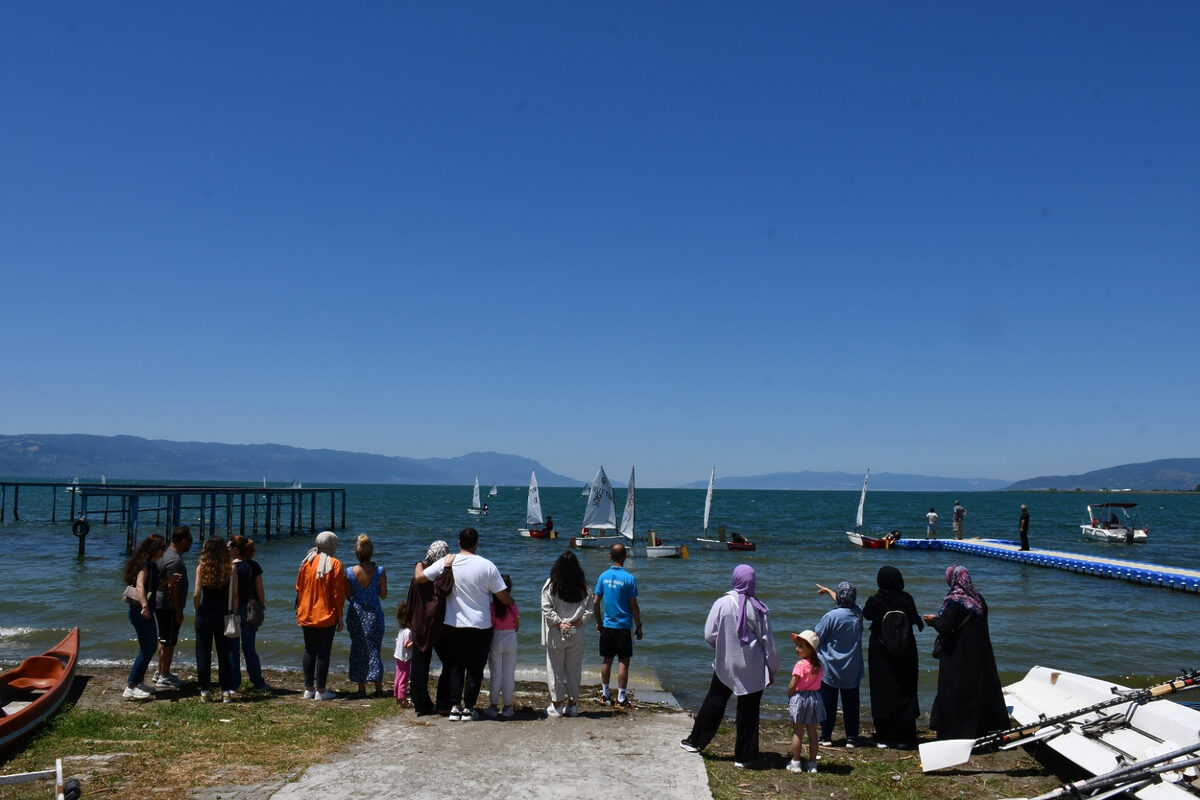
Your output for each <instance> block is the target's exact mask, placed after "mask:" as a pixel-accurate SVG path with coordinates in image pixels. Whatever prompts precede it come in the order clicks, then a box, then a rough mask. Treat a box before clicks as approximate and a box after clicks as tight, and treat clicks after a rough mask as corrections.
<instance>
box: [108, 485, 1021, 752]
mask: <svg viewBox="0 0 1200 800" xmlns="http://www.w3.org/2000/svg"><path fill="white" fill-rule="evenodd" d="M956 505H957V503H956ZM191 545H192V538H191V533H190V531H189V530H188V528H187V527H186V526H179V527H177V528H176V529H175V530H174V532H173V534H172V537H171V542H170V543H169V544H168V543H167V541H166V540H165V539H164V537H162V536H161V535H159V534H151V535H149V536H147V537H145V539H143V540H142V542H141V543H140V544H139V546H138V547H137V548H136V550H135V551H134V553H133V554H132V555H131V556H130V558H129V559H128V561H127V563H126V567H125V571H124V580H125V583H126V586H127V589H126V592H125V599H126V601H127V602H128V604H129V618H130V622H131V625H132V626H133V628H134V631H135V634H136V636H137V640H138V652H137V655H136V657H135V658H134V661H133V665H132V668H131V670H130V674H129V679H128V682H127V685H126V688H125V693H124V696H125V698H127V699H130V700H144V699H148V698H150V697H152V696H153V693H154V691H155V690H157V689H168V688H178V687H179V686H182V685H183V681H182V680H181V679H180V678H179V677H178V676H177V675H175V674H174V673H173V672H172V671H171V668H172V664H173V663H174V659H175V655H176V653H175V649H176V646H177V642H178V636H179V630H180V627H181V625H182V623H183V619H184V609H185V603H186V597H187V594H188V579H187V568H186V565H185V564H184V561H183V555H184V554H185V553H187V552H188V551H189V549H190V548H191ZM337 549H338V537H337V535H336V534H334V533H333V532H332V531H323V532H322V533H320V534H319V535H318V536H317V537H316V540H315V542H314V546H313V547H312V548H311V549H310V550H309V551H308V553H307V554H306V555H305V557H304V558H303V560H302V562H301V564H300V567H299V570H298V572H297V575H296V586H295V588H296V598H295V603H294V605H295V615H296V624H297V626H298V627H299V628H300V630H301V637H302V639H303V643H304V656H303V660H302V665H301V666H302V674H303V681H304V692H303V697H304V698H305V699H313V700H317V701H325V700H332V699H334V698H336V697H337V694H336V693H335V692H334V691H333V690H332V689H331V688H330V687H329V686H328V679H329V673H330V661H331V651H332V645H333V642H334V640H335V637H336V634H337V633H338V632H339V631H341V630H342V629H343V627H345V628H346V629H347V630H348V631H349V634H350V651H349V660H348V661H349V663H348V670H347V674H348V677H349V681H350V682H351V683H356V684H358V690H359V692H360V693H361V694H365V693H366V690H367V686H368V685H369V684H373V685H374V689H375V692H376V693H377V694H383V680H384V677H385V668H384V664H383V659H382V657H381V652H382V648H383V641H384V633H385V629H386V623H385V613H384V610H383V602H382V601H383V600H385V599H386V598H387V596H388V586H387V574H386V572H385V570H384V568H383V567H382V566H380V565H379V564H377V563H376V562H375V561H374V560H373V557H374V545H373V543H372V541H371V539H370V538H369V537H368V536H366V535H360V536H359V537H358V538H357V540H356V542H355V550H354V554H355V558H356V561H357V563H356V564H355V565H354V566H352V567H350V568H349V569H346V568H345V566H344V565H343V563H342V562H341V561H340V560H339V559H338V558H337V557H336V553H337ZM478 549H479V534H478V532H477V531H476V530H475V529H474V528H465V529H463V530H462V531H461V532H460V534H459V537H458V551H457V552H450V548H449V546H448V545H447V543H446V542H445V541H441V540H437V541H434V542H432V543H431V544H430V546H429V548H428V550H427V552H426V554H425V557H424V558H423V559H421V560H419V561H417V562H416V563H415V564H414V566H413V571H412V577H411V579H410V581H409V586H408V592H407V595H406V598H405V600H404V601H403V602H401V603H399V604H397V606H396V610H395V617H396V622H397V635H396V639H395V650H394V662H395V670H394V672H393V673H392V684H393V686H392V694H394V696H395V698H396V701H397V702H398V703H400V704H401V705H403V706H406V707H407V706H409V705H410V704H411V706H412V707H413V708H414V710H415V712H416V713H417V714H418V715H427V714H440V715H443V716H446V717H448V718H449V719H451V720H456V721H460V720H474V719H481V718H488V719H503V718H510V717H512V716H514V705H513V691H514V678H515V669H516V661H517V659H516V648H517V632H518V630H519V625H520V611H519V609H518V608H517V604H516V603H515V602H514V600H513V596H512V581H511V579H510V578H509V576H507V575H504V574H502V573H501V572H500V571H499V569H498V568H497V566H496V565H495V564H494V563H493V562H492V561H490V560H489V559H487V558H485V557H483V556H481V555H479V554H478V552H477V551H478ZM253 556H254V543H253V542H252V541H251V540H249V539H247V538H246V537H244V536H234V537H231V539H230V540H229V541H228V542H226V541H225V540H224V539H222V538H221V537H220V536H216V535H213V536H209V537H208V538H207V539H206V540H205V541H204V543H203V546H202V548H201V554H200V558H199V562H198V564H197V567H196V577H195V583H194V587H193V591H192V593H191V594H192V606H193V612H194V616H195V623H194V624H195V634H196V635H195V649H196V673H197V683H198V685H199V690H200V697H201V699H202V700H217V699H220V700H223V701H225V702H230V701H231V700H232V699H234V698H235V696H236V694H237V692H238V691H239V690H241V689H242V688H243V685H242V682H241V675H242V673H241V664H242V663H243V660H244V663H245V667H246V675H247V678H248V680H249V686H248V687H246V688H245V690H246V691H262V692H269V691H271V688H270V686H268V685H267V684H266V682H265V681H264V679H263V675H262V666H261V661H260V659H259V657H258V655H257V653H256V651H255V632H256V630H257V627H258V626H259V625H261V624H262V613H263V612H262V610H261V609H262V608H263V607H264V606H263V604H264V603H265V601H266V596H265V592H264V589H263V580H262V575H263V570H262V567H261V566H260V565H259V564H258V562H256V561H255V560H254V558H253ZM626 556H627V551H626V549H625V547H624V545H622V544H614V545H613V546H612V547H611V548H610V551H609V558H610V561H611V564H610V566H609V568H608V569H607V570H605V571H604V572H603V573H601V574H600V575H599V576H598V577H597V579H596V581H595V583H594V584H592V583H590V582H589V581H588V579H587V576H586V575H585V573H584V570H583V567H582V566H581V564H580V563H579V560H578V559H577V558H576V556H575V554H574V553H573V552H571V551H570V550H568V551H566V552H563V553H562V554H560V555H559V556H558V557H557V558H556V559H555V561H554V562H553V565H552V566H551V568H550V570H549V575H548V577H547V578H546V580H545V582H544V584H543V585H542V587H541V591H540V609H539V611H540V643H541V645H542V647H543V648H544V649H545V659H546V662H545V663H546V684H547V691H548V695H549V704H548V705H547V706H546V708H545V712H544V713H545V716H547V717H550V718H556V717H576V716H579V713H580V710H579V705H580V696H581V683H582V674H583V662H584V659H585V657H586V653H587V645H586V641H585V631H586V630H587V627H588V625H587V623H588V618H589V617H594V624H595V630H596V634H597V642H596V653H597V655H598V657H599V672H600V680H601V686H600V697H599V699H600V701H601V702H602V703H603V704H605V705H610V706H621V707H624V708H633V704H632V698H631V696H630V694H629V692H628V681H629V667H630V660H631V658H632V656H633V651H634V644H635V642H636V641H638V640H641V638H642V635H643V631H642V615H641V608H640V606H639V604H638V583H637V578H636V577H635V576H634V575H633V574H632V573H631V572H629V571H628V570H627V569H626V568H625V561H626ZM945 580H946V583H947V587H948V590H947V593H946V596H945V598H944V600H943V601H942V603H941V605H940V607H939V609H938V611H937V613H934V614H924V615H922V614H919V613H918V611H917V606H916V603H915V601H914V599H913V598H912V596H911V595H910V594H909V593H908V592H906V591H905V590H904V578H903V576H902V575H901V574H900V571H899V570H897V569H896V568H895V567H892V566H884V567H882V568H880V570H879V571H878V574H877V575H876V583H877V589H876V591H875V592H874V593H873V594H872V595H871V596H870V597H869V598H868V599H867V600H866V602H865V604H864V605H863V606H859V605H858V602H857V589H856V587H855V586H854V585H853V584H852V583H850V582H849V581H841V582H839V583H837V584H836V586H835V588H829V587H826V586H822V585H821V584H816V592H817V593H818V594H820V595H827V596H828V597H829V598H830V600H831V601H832V608H830V610H829V611H827V612H826V613H825V614H824V615H823V616H822V617H821V618H820V619H819V620H817V621H816V622H815V623H814V625H813V627H812V628H811V629H808V630H804V631H801V632H793V633H791V640H792V643H793V645H794V647H795V651H796V656H797V661H796V663H795V666H794V667H793V668H792V670H791V673H790V679H789V682H788V685H787V696H788V700H789V714H790V717H791V720H792V723H793V726H794V735H793V740H792V758H791V761H790V762H789V764H788V767H787V768H788V769H789V770H792V771H802V770H807V771H810V772H812V771H816V759H817V754H816V750H817V747H818V746H824V747H830V746H833V743H834V738H833V735H834V729H835V726H836V723H837V720H838V713H837V711H838V705H839V701H840V704H841V709H842V713H841V721H842V731H843V734H844V738H841V737H839V741H840V742H841V743H842V744H843V745H844V746H845V747H847V748H853V747H856V746H862V745H864V744H868V743H872V744H875V745H877V746H879V747H897V748H907V747H911V746H913V745H914V744H915V743H916V739H917V728H916V722H917V719H918V717H919V716H920V704H919V701H918V695H917V677H918V665H919V658H918V651H917V640H916V636H915V634H914V629H915V630H916V631H921V630H923V629H924V627H925V626H926V625H928V626H930V627H932V628H934V629H935V630H936V631H937V634H938V646H937V647H936V648H935V650H936V651H937V652H936V653H935V657H937V658H940V663H939V670H938V690H937V696H936V698H935V700H934V702H933V707H932V709H931V710H930V728H931V729H932V730H933V731H934V732H935V733H936V735H937V736H938V737H939V738H975V737H978V736H980V735H982V734H983V733H986V732H988V731H992V730H997V729H1000V728H1003V727H1005V726H1006V725H1007V723H1008V716H1007V712H1006V709H1005V706H1004V701H1003V696H1002V693H1001V687H1000V680H999V676H998V673H997V670H996V662H995V655H994V653H993V651H992V646H991V641H990V636H989V632H988V608H987V603H986V602H985V601H984V599H983V597H982V596H981V595H980V594H979V592H978V591H977V590H976V589H975V587H974V585H973V582H972V581H971V577H970V575H969V574H968V572H967V570H966V568H965V567H963V566H959V565H956V566H951V567H949V568H948V569H947V570H946V572H945ZM756 582H757V576H756V574H755V571H754V569H753V567H751V566H750V565H748V564H741V565H738V566H737V567H736V568H735V569H734V570H733V574H732V581H731V588H730V589H729V590H728V591H727V592H725V593H724V594H722V595H721V596H720V597H718V598H717V600H716V601H715V602H714V603H713V605H712V608H711V609H710V611H709V614H708V617H707V619H706V620H705V621H704V625H703V640H704V642H705V643H706V644H707V645H708V646H709V647H710V648H712V651H713V661H712V678H711V682H710V685H709V687H708V690H707V693H706V695H705V697H704V699H703V701H702V703H701V704H700V707H699V710H698V711H697V713H696V715H695V720H694V724H693V727H692V731H691V733H690V735H689V736H688V737H687V738H685V739H684V740H683V741H682V742H681V746H682V747H683V748H684V749H685V750H688V751H691V752H698V751H700V750H702V749H703V748H705V747H706V746H707V745H708V744H709V743H710V742H711V741H712V739H713V737H714V736H715V734H716V732H717V729H718V727H719V726H720V724H721V721H722V720H723V718H724V715H725V711H726V708H727V706H728V703H729V700H730V699H731V698H733V697H736V698H737V700H736V737H735V746H734V761H735V765H737V766H740V767H745V766H749V765H750V764H751V763H752V762H753V761H754V759H755V758H756V757H757V755H758V749H759V743H758V727H759V710H760V705H761V702H762V697H763V694H764V692H765V691H766V690H767V688H768V687H770V686H771V685H772V684H773V683H774V682H775V677H776V672H777V671H778V669H779V666H780V657H779V653H778V652H777V651H776V645H775V632H774V631H773V630H772V627H771V617H770V613H769V611H770V609H769V607H768V606H767V604H766V603H765V602H764V601H763V600H762V599H760V598H759V597H758V594H757V585H756ZM864 631H866V632H867V633H868V643H867V658H866V659H865V660H864V658H863V647H862V637H863V633H864ZM156 650H157V657H158V660H157V664H158V670H157V671H156V673H155V676H154V678H153V679H152V683H153V686H150V685H147V683H146V680H145V676H146V673H147V671H148V669H149V666H150V665H151V663H153V661H154V658H155V654H156ZM214 655H215V657H216V662H217V681H216V683H215V684H214V683H213V680H212V659H213V656H214ZM434 655H436V656H437V658H438V659H439V661H440V662H441V672H440V675H439V678H438V681H437V686H436V693H435V696H434V697H433V698H431V697H430V695H429V675H430V667H431V662H432V657H433V656H434ZM614 661H616V666H617V669H616V676H615V677H616V680H615V683H616V686H615V687H613V686H611V683H612V681H613V675H612V668H613V662H614ZM485 666H488V667H490V669H489V672H490V680H489V690H490V694H489V698H488V699H489V700H490V703H489V704H488V705H486V706H483V707H479V696H480V693H481V689H482V685H483V676H484V668H485ZM868 676H869V677H868ZM864 679H868V680H869V692H870V704H869V706H870V711H871V717H872V721H873V726H874V739H873V742H869V740H867V739H865V738H864V737H862V735H861V731H860V719H859V707H860V696H859V690H860V686H861V683H862V681H863V680H864ZM818 730H819V734H818V733H817V732H818ZM806 734H807V738H808V744H809V747H808V750H807V758H806V757H805V751H804V748H803V741H804V737H805V735H806Z"/></svg>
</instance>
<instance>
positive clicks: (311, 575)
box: [296, 531, 346, 700]
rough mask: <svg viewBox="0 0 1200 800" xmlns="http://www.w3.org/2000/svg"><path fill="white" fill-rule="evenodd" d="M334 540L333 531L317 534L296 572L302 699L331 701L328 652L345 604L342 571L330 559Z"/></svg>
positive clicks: (338, 564) (332, 697) (337, 564)
mask: <svg viewBox="0 0 1200 800" xmlns="http://www.w3.org/2000/svg"><path fill="white" fill-rule="evenodd" d="M337 545H338V537H337V534H336V533H334V532H333V531H321V532H320V533H318V534H317V541H316V547H313V548H312V549H311V550H309V551H308V554H307V555H305V556H304V562H303V563H302V564H301V565H300V571H299V572H297V573H296V624H298V625H299V626H300V629H301V630H302V631H304V662H303V670H304V695H303V696H304V699H305V700H332V699H334V698H335V697H337V693H336V692H331V691H328V690H327V689H326V688H325V682H326V681H327V680H329V652H330V651H331V650H332V649H333V636H334V633H335V632H336V631H340V630H341V629H342V606H343V605H345V603H346V570H345V569H344V568H343V567H342V562H341V561H338V560H337V559H336V558H334V557H333V554H334V553H336V552H337Z"/></svg>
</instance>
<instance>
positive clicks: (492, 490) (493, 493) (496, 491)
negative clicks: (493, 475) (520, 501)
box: [488, 483, 500, 497]
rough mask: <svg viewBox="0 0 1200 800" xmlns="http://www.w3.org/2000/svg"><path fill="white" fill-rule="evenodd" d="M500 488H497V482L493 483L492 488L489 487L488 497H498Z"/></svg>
mask: <svg viewBox="0 0 1200 800" xmlns="http://www.w3.org/2000/svg"><path fill="white" fill-rule="evenodd" d="M499 495H500V490H499V489H497V488H496V484H494V483H493V484H492V488H490V489H488V497H498V496H499Z"/></svg>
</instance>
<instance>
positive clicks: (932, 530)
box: [925, 506, 938, 539]
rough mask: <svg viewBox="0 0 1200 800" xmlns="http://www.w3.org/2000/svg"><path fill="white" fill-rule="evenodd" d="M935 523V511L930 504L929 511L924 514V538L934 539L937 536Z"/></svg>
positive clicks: (936, 518) (936, 516) (936, 520)
mask: <svg viewBox="0 0 1200 800" xmlns="http://www.w3.org/2000/svg"><path fill="white" fill-rule="evenodd" d="M937 523H938V515H937V512H936V511H934V510H933V507H932V506H931V507H930V508H929V513H928V514H926V515H925V538H926V539H936V538H937Z"/></svg>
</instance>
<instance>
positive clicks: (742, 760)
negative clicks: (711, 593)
mask: <svg viewBox="0 0 1200 800" xmlns="http://www.w3.org/2000/svg"><path fill="white" fill-rule="evenodd" d="M769 610H770V609H768V608H767V606H766V604H765V603H763V602H762V601H761V600H759V599H758V598H757V597H755V594H754V568H753V567H751V566H750V565H749V564H739V565H738V566H737V567H735V568H734V570H733V588H732V589H730V590H729V591H728V592H726V593H725V594H723V595H721V597H720V598H718V599H717V602H715V603H713V605H712V609H711V610H710V611H709V612H708V620H707V621H706V622H705V623H704V641H706V642H708V646H709V647H712V648H713V649H714V650H715V651H716V654H715V656H714V658H713V677H712V683H711V685H710V686H709V687H708V694H707V695H706V696H705V698H704V702H703V703H701V704H700V710H699V711H698V712H696V720H695V722H694V723H693V725H692V732H691V734H689V735H688V737H687V738H686V739H684V740H683V741H682V742H680V743H679V745H680V746H681V747H682V748H683V749H684V750H687V751H688V752H691V753H695V752H699V751H700V750H702V749H703V748H704V747H705V746H707V745H708V743H709V742H711V741H712V739H713V737H714V736H716V734H717V728H718V727H720V725H721V720H722V719H723V718H724V717H725V706H726V705H728V703H729V698H730V696H732V695H737V698H738V700H737V739H736V741H735V744H734V749H733V765H734V766H735V767H740V768H743V769H744V768H746V767H749V766H750V764H751V763H752V762H753V761H754V759H755V758H756V757H757V756H758V709H759V704H760V703H761V702H762V693H763V690H764V689H766V688H767V687H768V686H770V685H771V683H773V682H774V680H775V670H777V669H779V654H778V653H777V652H776V651H775V636H774V634H773V633H772V632H771V620H770V618H769V616H768V614H767V612H768V611H769Z"/></svg>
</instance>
